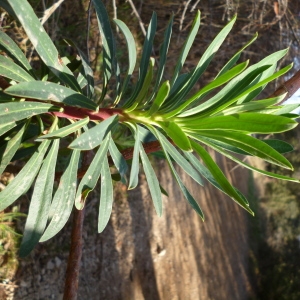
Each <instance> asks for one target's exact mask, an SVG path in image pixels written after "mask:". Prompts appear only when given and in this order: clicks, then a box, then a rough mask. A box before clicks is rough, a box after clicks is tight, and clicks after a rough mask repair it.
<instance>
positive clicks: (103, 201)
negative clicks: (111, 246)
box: [98, 157, 114, 233]
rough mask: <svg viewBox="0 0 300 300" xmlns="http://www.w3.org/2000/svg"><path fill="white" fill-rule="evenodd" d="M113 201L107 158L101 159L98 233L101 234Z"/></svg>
mask: <svg viewBox="0 0 300 300" xmlns="http://www.w3.org/2000/svg"><path fill="white" fill-rule="evenodd" d="M113 200H114V192H113V185H112V180H111V175H110V169H109V165H108V161H107V158H106V157H105V158H104V159H103V164H102V168H101V181H100V205H99V216H98V232H99V233H101V232H102V231H103V230H104V229H105V227H106V225H107V223H108V221H109V218H110V215H111V211H112V204H113Z"/></svg>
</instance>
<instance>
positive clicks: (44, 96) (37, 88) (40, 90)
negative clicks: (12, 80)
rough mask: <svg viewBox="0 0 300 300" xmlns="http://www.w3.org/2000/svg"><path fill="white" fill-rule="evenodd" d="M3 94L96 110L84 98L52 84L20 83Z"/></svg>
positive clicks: (40, 82)
mask: <svg viewBox="0 0 300 300" xmlns="http://www.w3.org/2000/svg"><path fill="white" fill-rule="evenodd" d="M5 93H7V94H9V95H13V96H17V97H24V98H33V99H39V100H48V101H54V102H59V103H63V104H66V105H70V106H77V107H82V108H87V109H91V110H96V109H97V104H96V103H95V102H93V101H92V100H90V99H89V98H87V97H86V96H84V95H82V94H79V93H77V92H75V91H74V90H72V89H69V88H67V87H65V86H62V85H59V84H56V83H53V82H46V81H34V82H21V83H19V84H16V85H12V86H10V87H9V88H7V89H6V90H5Z"/></svg>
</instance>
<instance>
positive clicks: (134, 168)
mask: <svg viewBox="0 0 300 300" xmlns="http://www.w3.org/2000/svg"><path fill="white" fill-rule="evenodd" d="M139 128H140V126H137V127H133V126H132V130H134V132H135V136H134V140H135V143H134V149H133V156H132V163H131V170H130V177H129V185H128V189H129V190H132V189H134V188H135V187H136V186H137V185H138V181H139V169H140V168H139V152H140V147H141V138H140V130H139Z"/></svg>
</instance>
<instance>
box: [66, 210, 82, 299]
mask: <svg viewBox="0 0 300 300" xmlns="http://www.w3.org/2000/svg"><path fill="white" fill-rule="evenodd" d="M83 220H84V209H83V210H78V209H76V208H74V215H73V224H72V233H71V247H70V252H69V258H68V265H67V271H66V281H65V290H64V298H63V299H64V300H76V299H77V292H78V282H79V269H80V262H81V256H82V248H83V247H82V246H83V241H82V228H83Z"/></svg>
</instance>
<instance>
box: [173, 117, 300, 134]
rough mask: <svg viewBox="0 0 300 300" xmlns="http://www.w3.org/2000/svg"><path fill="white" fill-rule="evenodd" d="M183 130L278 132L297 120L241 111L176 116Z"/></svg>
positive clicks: (286, 128) (295, 123)
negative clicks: (211, 114)
mask: <svg viewBox="0 0 300 300" xmlns="http://www.w3.org/2000/svg"><path fill="white" fill-rule="evenodd" d="M176 123H177V124H178V125H179V126H180V127H181V128H182V130H183V131H188V132H195V133H200V132H201V130H220V129H222V130H233V131H241V132H244V133H277V132H284V131H287V130H290V129H292V128H295V127H296V126H297V122H295V121H294V120H291V119H289V118H286V117H282V116H273V115H268V114H259V113H241V114H234V115H229V116H212V117H208V118H193V117H186V118H176Z"/></svg>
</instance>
